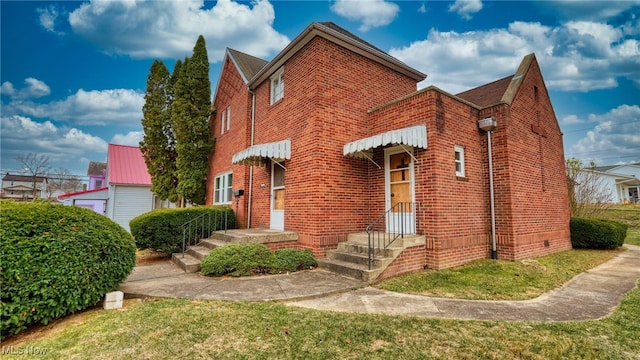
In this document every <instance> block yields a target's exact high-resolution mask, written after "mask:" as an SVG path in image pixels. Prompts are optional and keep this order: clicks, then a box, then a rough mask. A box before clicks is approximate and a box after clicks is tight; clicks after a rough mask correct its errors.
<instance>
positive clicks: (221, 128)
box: [220, 111, 227, 135]
mask: <svg viewBox="0 0 640 360" xmlns="http://www.w3.org/2000/svg"><path fill="white" fill-rule="evenodd" d="M226 114H227V113H226V112H225V111H221V112H220V135H222V134H224V120H225V115H226Z"/></svg>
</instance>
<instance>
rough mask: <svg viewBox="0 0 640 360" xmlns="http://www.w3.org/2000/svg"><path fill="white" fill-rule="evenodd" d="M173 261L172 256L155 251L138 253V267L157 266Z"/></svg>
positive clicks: (140, 251) (139, 251)
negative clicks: (156, 264) (158, 263)
mask: <svg viewBox="0 0 640 360" xmlns="http://www.w3.org/2000/svg"><path fill="white" fill-rule="evenodd" d="M169 259H171V254H167V253H164V252H161V251H155V250H149V249H147V250H138V251H137V252H136V266H144V265H151V264H155V263H157V262H160V261H167V260H169Z"/></svg>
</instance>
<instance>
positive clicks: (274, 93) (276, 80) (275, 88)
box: [271, 68, 284, 105]
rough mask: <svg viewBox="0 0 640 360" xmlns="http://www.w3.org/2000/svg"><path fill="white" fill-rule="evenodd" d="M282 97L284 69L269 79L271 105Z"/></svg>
mask: <svg viewBox="0 0 640 360" xmlns="http://www.w3.org/2000/svg"><path fill="white" fill-rule="evenodd" d="M283 97H284V68H280V70H278V72H276V73H275V74H274V75H273V76H272V77H271V104H272V105H273V104H274V103H275V102H276V101H278V100H280V99H282V98H283Z"/></svg>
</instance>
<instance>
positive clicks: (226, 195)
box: [213, 172, 233, 204]
mask: <svg viewBox="0 0 640 360" xmlns="http://www.w3.org/2000/svg"><path fill="white" fill-rule="evenodd" d="M213 181H214V185H215V187H214V189H213V203H214V204H228V203H230V202H231V196H232V195H233V190H232V186H233V173H230V172H229V173H226V174H222V175H219V176H216V178H215V179H214V180H213Z"/></svg>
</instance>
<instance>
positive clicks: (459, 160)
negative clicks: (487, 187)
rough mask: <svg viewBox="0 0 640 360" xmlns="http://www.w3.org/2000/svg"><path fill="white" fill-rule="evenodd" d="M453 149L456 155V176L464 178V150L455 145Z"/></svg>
mask: <svg viewBox="0 0 640 360" xmlns="http://www.w3.org/2000/svg"><path fill="white" fill-rule="evenodd" d="M454 149H455V154H456V155H455V162H456V176H459V177H464V148H463V147H462V146H460V145H456V146H455V147H454Z"/></svg>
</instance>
